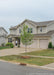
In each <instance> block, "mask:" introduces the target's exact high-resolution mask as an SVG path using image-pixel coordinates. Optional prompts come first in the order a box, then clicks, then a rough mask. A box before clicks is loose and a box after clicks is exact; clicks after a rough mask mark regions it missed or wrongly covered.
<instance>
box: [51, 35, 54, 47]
mask: <svg viewBox="0 0 54 75" xmlns="http://www.w3.org/2000/svg"><path fill="white" fill-rule="evenodd" d="M51 41H52V44H53V46H54V34H53V35H52V36H51Z"/></svg>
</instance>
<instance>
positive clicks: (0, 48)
mask: <svg viewBox="0 0 54 75" xmlns="http://www.w3.org/2000/svg"><path fill="white" fill-rule="evenodd" d="M8 48H10V47H0V50H2V49H8Z"/></svg>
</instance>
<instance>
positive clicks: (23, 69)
mask: <svg viewBox="0 0 54 75" xmlns="http://www.w3.org/2000/svg"><path fill="white" fill-rule="evenodd" d="M0 75H54V71H52V70H44V69H39V68H34V67H27V66H21V65H16V64H11V63H7V62H1V61H0Z"/></svg>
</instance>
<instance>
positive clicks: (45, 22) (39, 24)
mask: <svg viewBox="0 0 54 75" xmlns="http://www.w3.org/2000/svg"><path fill="white" fill-rule="evenodd" d="M25 22H29V23H31V24H32V25H35V26H47V25H48V24H50V23H51V22H54V20H52V21H43V22H35V21H32V20H28V19H26V20H24V21H23V22H22V23H21V24H19V25H17V26H14V27H11V28H10V29H17V28H18V26H20V25H22V24H23V23H25Z"/></svg>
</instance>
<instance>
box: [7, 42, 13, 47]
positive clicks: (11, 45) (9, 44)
mask: <svg viewBox="0 0 54 75" xmlns="http://www.w3.org/2000/svg"><path fill="white" fill-rule="evenodd" d="M6 46H10V47H11V48H13V47H14V45H13V44H12V43H7V44H6Z"/></svg>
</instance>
